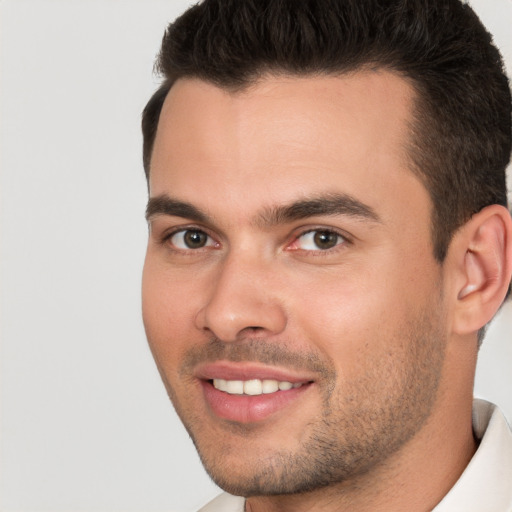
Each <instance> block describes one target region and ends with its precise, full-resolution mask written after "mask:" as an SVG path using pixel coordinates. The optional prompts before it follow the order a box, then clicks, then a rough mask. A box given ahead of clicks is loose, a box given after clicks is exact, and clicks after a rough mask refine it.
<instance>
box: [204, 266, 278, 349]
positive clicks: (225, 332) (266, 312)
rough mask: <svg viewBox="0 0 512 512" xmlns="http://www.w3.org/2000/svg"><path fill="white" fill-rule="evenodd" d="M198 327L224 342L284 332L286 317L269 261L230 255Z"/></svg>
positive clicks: (222, 267) (213, 282) (216, 277)
mask: <svg viewBox="0 0 512 512" xmlns="http://www.w3.org/2000/svg"><path fill="white" fill-rule="evenodd" d="M217 270H218V272H217V273H216V275H215V277H214V278H213V280H212V283H211V284H210V290H209V293H208V294H207V299H206V303H205V304H204V307H202V308H201V309H200V311H199V312H198V313H197V316H196V319H195V322H196V327H197V328H199V329H201V330H203V331H207V332H209V333H210V334H212V335H213V336H215V337H216V338H218V339H220V340H221V341H225V342H233V341H237V340H240V339H243V338H245V337H248V336H251V337H253V336H255V337H266V336H270V335H274V334H279V333H281V332H282V331H283V330H284V328H285V327H286V323H287V316H286V313H285V309H284V306H283V303H282V301H281V300H280V299H279V297H278V295H279V293H278V289H279V287H280V284H279V279H278V278H277V275H276V271H275V270H272V264H271V263H270V262H267V263H262V262H261V261H256V258H237V257H235V256H229V257H228V258H227V259H226V261H224V262H223V263H222V266H221V268H220V270H219V269H217Z"/></svg>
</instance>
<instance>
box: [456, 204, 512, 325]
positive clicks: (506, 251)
mask: <svg viewBox="0 0 512 512" xmlns="http://www.w3.org/2000/svg"><path fill="white" fill-rule="evenodd" d="M456 237H457V238H458V240H457V243H456V244H455V249H454V250H455V251H457V252H458V257H457V256H456V260H458V261H459V263H458V265H457V266H458V275H459V277H460V279H458V280H457V283H458V285H457V289H456V296H457V303H456V312H455V318H454V320H455V325H454V330H455V332H457V333H458V334H468V333H471V332H477V331H478V330H479V329H481V328H482V327H484V326H485V325H486V324H487V323H488V322H489V321H490V320H491V319H492V317H493V316H494V315H495V313H496V312H497V311H498V309H499V307H500V305H501V304H502V302H503V300H504V299H505V296H506V294H507V291H508V288H509V285H510V278H511V274H512V220H511V218H510V213H509V212H508V210H507V209H506V208H505V207H503V206H499V205H492V206H488V207H486V208H484V209H483V210H482V211H480V212H479V213H477V214H476V215H474V216H473V217H472V218H471V219H470V220H469V221H468V222H467V223H466V224H465V225H464V226H463V227H462V228H461V230H460V231H459V232H458V233H457V235H456Z"/></svg>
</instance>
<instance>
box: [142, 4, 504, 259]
mask: <svg viewBox="0 0 512 512" xmlns="http://www.w3.org/2000/svg"><path fill="white" fill-rule="evenodd" d="M363 67H370V68H381V69H387V70H391V71H393V72H396V73H398V74H400V75H401V76H403V77H404V78H405V79H407V80H408V81H409V82H410V83H411V84H412V85H413V87H414V88H415V90H416V93H417V98H416V104H415V110H414V119H413V123H412V124H411V137H410V141H409V148H408V149H409V155H410V160H411V169H412V171H413V172H415V173H417V175H418V176H419V177H420V178H421V180H422V182H423V183H424V185H425V187H426V188H427V190H428V191H429V193H430V196H431V198H432V202H433V205H434V209H433V214H432V230H433V243H434V254H435V256H436V258H437V259H438V261H440V262H442V261H443V260H444V257H445V256H446V252H447V248H448V245H449V243H450V240H451V237H452V235H453V233H454V232H455V231H456V230H457V228H458V227H460V226H461V225H462V224H464V223H465V222H466V221H467V220H468V219H469V218H470V217H471V216H472V215H473V214H475V213H476V212H478V211H480V210H481V209H482V208H483V207H485V206H487V205H490V204H501V205H506V204H507V193H506V178H505V168H506V166H507V164H508V161H509V159H510V151H511V98H510V89H509V85H508V80H507V77H506V75H505V73H504V69H503V63H502V60H501V56H500V54H499V52H498V50H497V49H496V48H495V46H494V45H493V44H492V38H491V35H490V34H489V33H488V32H487V31H486V29H485V28H484V26H483V25H482V23H481V22H480V20H479V19H478V17H477V16H476V14H475V13H474V12H473V11H472V10H471V8H470V7H469V6H468V5H466V4H464V3H462V2H460V1H459V0H204V1H203V2H201V3H199V4H197V5H195V6H193V7H191V8H190V9H189V10H187V11H186V12H185V13H184V14H183V15H182V16H181V17H179V18H178V19H177V20H176V21H175V22H174V23H172V24H170V25H169V27H168V28H167V31H166V32H165V35H164V38H163V41H162V47H161V50H160V54H159V57H158V60H157V63H156V69H157V71H158V72H159V73H160V74H161V75H162V76H163V78H164V81H163V83H162V85H161V87H160V88H159V89H158V90H157V91H156V92H155V94H154V95H153V97H152V98H151V99H150V100H149V102H148V104H147V105H146V108H145V109H144V113H143V119H142V131H143V136H144V151H143V152H144V155H143V160H144V168H145V172H146V176H147V177H148V178H149V172H150V160H151V152H152V149H153V142H154V139H155V134H156V130H157V126H158V118H159V115H160V111H161V108H162V105H163V102H164V100H165V97H166V95H167V93H168V91H169V89H170V88H171V87H172V84H173V83H174V82H175V81H176V80H177V79H179V78H183V77H194V78H199V79H202V80H205V81H208V82H211V83H213V84H216V85H218V86H220V87H224V88H229V89H233V90H241V89H244V88H245V87H247V86H249V85H250V84H252V83H254V82H255V81H257V80H258V78H260V77H262V76H264V75H265V74H268V73H273V74H276V73H278V74H291V75H312V74H340V73H346V72H349V71H354V70H357V69H360V68H363Z"/></svg>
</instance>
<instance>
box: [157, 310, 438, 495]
mask: <svg viewBox="0 0 512 512" xmlns="http://www.w3.org/2000/svg"><path fill="white" fill-rule="evenodd" d="M434 310H435V311H434ZM438 312H439V310H438V309H437V308H432V310H431V311H429V312H428V313H425V312H423V313H421V314H419V315H416V317H415V318H412V319H409V320H408V321H406V322H404V325H402V326H401V327H400V329H398V331H395V333H394V336H395V339H399V340H400V341H401V345H400V346H401V347H402V349H400V350H398V349H397V350H395V351H394V352H392V351H388V352H387V355H386V357H381V356H379V355H375V357H371V356H370V357H369V358H368V360H367V362H366V371H365V372H364V373H363V374H362V375H361V376H360V377H359V378H358V379H357V380H355V381H353V382H344V383H343V385H342V386H340V385H339V383H338V375H337V372H336V371H335V370H334V368H335V365H334V364H333V362H332V361H330V360H329V359H328V358H326V357H325V355H323V354H318V353H316V352H310V353H296V352H293V351H291V350H290V349H287V348H285V347H283V346H278V345H272V344H266V343H265V342H263V341H262V340H251V339H248V340H244V341H243V342H241V343H239V344H236V343H235V344H233V343H229V344H225V343H223V342H221V341H219V340H216V339H213V340H210V342H209V343H208V344H207V345H205V346H203V347H195V348H191V349H190V350H189V351H188V353H187V355H186V356H185V358H184V363H183V364H182V366H181V370H180V377H181V378H182V379H187V375H189V373H190V369H191V368H192V367H193V366H194V365H195V364H197V363H198V362H204V361H214V360H219V359H224V360H231V361H234V362H236V361H258V362H261V363H264V364H279V365H282V366H289V367H290V368H293V369H295V370H300V369H307V370H308V371H314V372H316V374H317V375H318V380H316V381H315V383H316V385H317V386H318V389H319V390H320V392H321V394H322V400H321V402H322V407H321V414H320V415H319V416H318V417H315V418H311V420H310V421H309V422H308V424H307V426H306V429H307V432H303V433H302V435H301V437H302V438H303V439H302V440H301V442H300V446H297V448H296V449H295V450H293V451H292V450H286V449H277V450H274V451H273V452H272V453H270V454H269V453H265V451H264V449H260V453H261V457H260V458H258V462H257V463H254V461H251V462H249V463H246V462H245V460H244V453H239V454H233V453H231V452H232V449H231V446H230V444H229V441H228V442H227V443H226V444H225V446H223V447H222V446H221V447H219V441H218V440H217V439H215V438H212V436H208V428H207V425H208V420H207V419H205V418H201V417H199V416H198V415H197V414H196V413H195V412H194V411H187V410H186V408H184V407H182V406H181V405H180V402H179V400H178V397H177V394H176V392H175V390H173V389H172V388H171V386H170V384H169V382H168V381H167V379H164V381H165V382H166V385H167V388H168V391H169V395H170V397H171V400H172V401H173V404H174V406H175V408H176V411H177V412H178V415H179V416H180V418H181V420H182V421H183V423H184V425H185V427H186V429H187V431H188V432H189V434H190V436H191V438H192V440H193V442H194V444H195V446H196V448H197V450H198V453H199V456H200V458H201V461H202V463H203V465H204V467H205V469H206V471H207V472H208V474H209V475H210V477H211V478H212V479H213V480H214V481H215V483H216V484H217V485H218V486H219V487H221V488H223V489H224V490H226V491H228V492H230V493H231V494H234V495H238V496H245V497H251V496H275V495H286V494H296V493H306V492H310V491H314V490H317V489H320V488H325V487H328V486H335V485H340V484H342V485H343V484H349V483H350V482H351V481H352V482H354V481H357V480H360V479H361V477H364V476H365V475H366V474H368V473H370V472H371V471H372V470H374V469H375V468H377V467H379V466H381V465H382V464H384V463H385V462H386V460H388V459H389V458H390V456H391V455H392V454H394V453H396V452H398V451H399V450H400V449H401V448H402V447H403V446H404V445H406V444H407V443H408V442H409V441H410V440H411V439H412V438H413V437H414V436H415V435H416V434H417V432H418V431H419V430H421V428H422V427H423V425H424V424H425V422H426V421H427V420H428V418H429V416H430V413H431V411H432V408H433V406H434V403H435V399H436V395H437V390H438V387H439V381H440V377H441V373H442V365H443V360H444V351H445V339H444V337H443V334H442V333H441V330H440V327H439V326H440V325H442V321H441V318H440V316H439V314H438ZM225 428H226V432H227V433H228V434H229V435H231V436H236V437H239V439H238V442H242V443H245V444H246V446H247V449H248V450H250V447H251V443H252V441H253V439H251V437H252V436H256V437H257V436H258V435H260V434H261V432H258V430H259V429H258V426H252V425H243V424H240V425H239V424H235V423H234V422H226V424H225ZM219 448H220V452H219ZM246 453H248V452H246ZM223 455H225V457H224V458H223ZM228 455H229V457H231V459H232V458H233V457H234V456H236V455H238V457H239V459H240V467H241V469H240V468H235V467H233V465H232V464H231V463H226V460H227V459H228Z"/></svg>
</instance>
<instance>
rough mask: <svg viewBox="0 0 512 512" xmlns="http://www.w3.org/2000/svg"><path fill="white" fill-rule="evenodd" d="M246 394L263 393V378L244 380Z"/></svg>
mask: <svg viewBox="0 0 512 512" xmlns="http://www.w3.org/2000/svg"><path fill="white" fill-rule="evenodd" d="M244 394H246V395H261V380H258V379H253V380H246V381H245V382H244Z"/></svg>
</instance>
